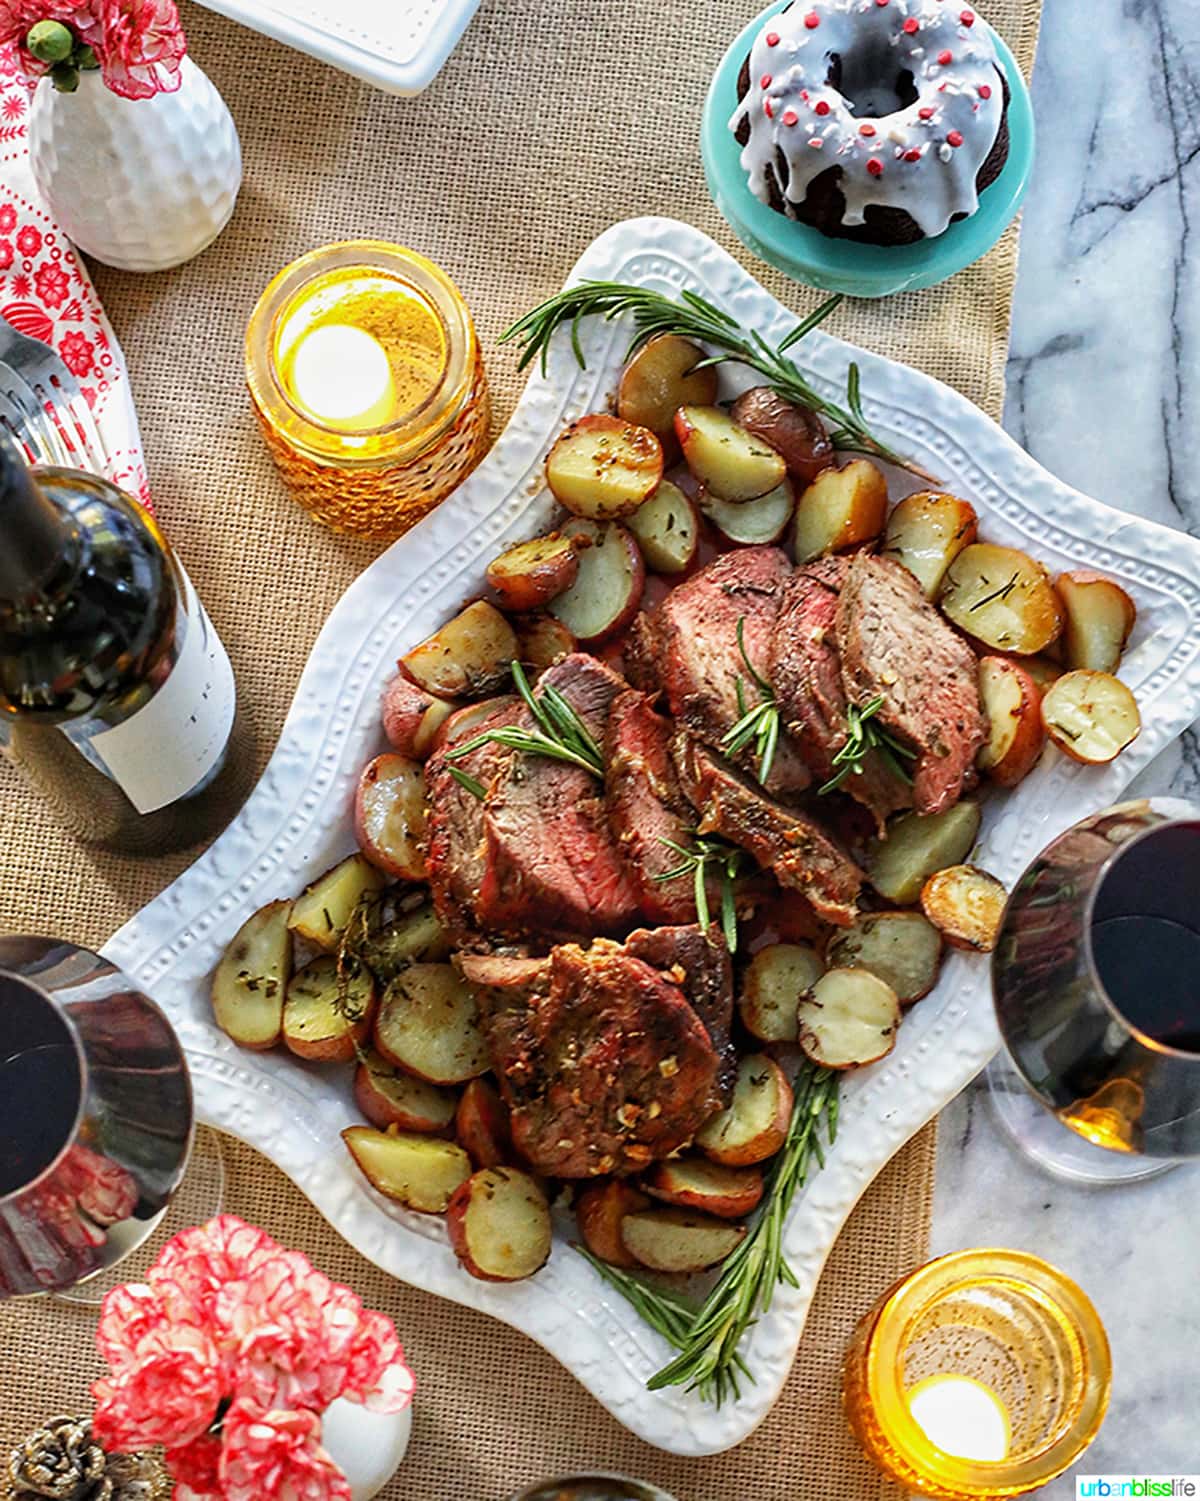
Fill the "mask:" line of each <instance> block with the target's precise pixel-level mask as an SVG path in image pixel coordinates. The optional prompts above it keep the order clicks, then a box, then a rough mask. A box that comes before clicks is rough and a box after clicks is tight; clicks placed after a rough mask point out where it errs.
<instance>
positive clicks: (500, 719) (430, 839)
mask: <svg viewBox="0 0 1200 1501" xmlns="http://www.w3.org/2000/svg"><path fill="white" fill-rule="evenodd" d="M515 717H516V715H515V711H514V706H513V700H512V699H511V698H507V697H506V698H502V699H498V700H497V701H496V708H495V709H494V710H493V711H492V713H491V714H489V715H486V716H485V717H484V718H482V719H481V720H480V721H479V722H478V723H477V724H476V725H475V727H474V730H473V732H472V736H474V735H478V734H482V733H485V732H486V731H488V730H494V729H499V728H500V727H501V726H502V725H506V724H512V723H513V721H514V719H515ZM464 743H465V742H464ZM513 754H514V752H512V751H510V750H506V749H505V748H504V747H503V746H501V745H494V744H490V745H483V746H480V747H479V749H478V750H473V751H471V752H470V754H468V755H466V756H463V757H461V758H460V759H459V760H456V761H448V760H447V759H446V754H445V751H444V750H441V751H436V752H435V753H434V754H433V755H432V756H430V758H429V760H428V761H427V762H426V763H425V792H426V801H427V807H428V818H427V823H426V836H425V865H426V870H427V874H428V878H429V888H430V891H431V892H432V894H433V902H434V906H435V908H436V909H437V914H438V918H439V920H440V921H441V923H442V925H443V926H444V927H446V928H448V929H449V930H450V932H451V933H454V934H458V935H465V934H467V933H470V932H471V931H472V930H473V929H474V927H475V926H476V918H475V898H476V895H477V894H478V891H479V886H480V883H481V882H482V880H483V874H484V868H485V843H484V829H483V816H484V804H483V803H482V802H481V801H480V800H479V798H477V797H476V796H475V795H474V793H472V792H469V791H468V790H467V789H466V788H465V787H464V786H462V784H461V783H460V782H458V781H457V780H456V779H455V777H454V775H453V773H452V772H451V770H450V768H451V767H452V766H455V767H458V768H460V769H461V770H462V771H463V772H465V773H466V774H467V775H468V776H470V777H473V778H474V779H475V780H476V781H477V782H478V783H479V785H480V786H481V787H483V788H484V789H485V791H486V790H487V789H488V788H490V787H491V786H492V784H493V783H494V782H495V781H496V779H497V778H498V777H499V776H500V774H501V771H502V770H503V768H504V767H505V766H507V764H508V762H509V761H510V760H511V759H512V756H513Z"/></svg>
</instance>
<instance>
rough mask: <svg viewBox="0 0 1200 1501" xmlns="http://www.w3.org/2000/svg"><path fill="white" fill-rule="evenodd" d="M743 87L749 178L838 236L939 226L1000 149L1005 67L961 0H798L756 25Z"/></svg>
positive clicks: (866, 237)
mask: <svg viewBox="0 0 1200 1501" xmlns="http://www.w3.org/2000/svg"><path fill="white" fill-rule="evenodd" d="M738 101H739V102H738V107H737V110H736V112H735V113H734V116H733V118H732V119H731V120H730V122H729V128H730V129H731V130H732V131H733V133H734V135H735V136H736V137H737V140H738V142H739V144H740V145H741V147H742V155H741V164H742V167H743V169H744V170H745V171H746V172H747V173H748V175H749V185H750V190H751V192H753V193H754V194H755V196H756V197H758V198H761V199H762V201H763V202H764V203H766V204H768V205H769V206H770V207H771V208H773V209H774V210H775V211H776V212H777V213H781V214H786V215H787V216H788V217H789V218H792V219H797V220H799V221H800V222H801V223H804V224H809V225H811V226H812V227H813V228H814V229H818V230H820V231H821V233H822V234H826V235H831V236H834V237H836V238H839V239H847V240H859V241H862V242H865V243H867V244H872V245H904V244H911V243H912V242H913V241H915V240H921V239H924V238H925V237H926V236H932V235H939V234H941V233H942V231H943V230H944V229H946V228H947V226H948V225H950V224H952V223H954V222H955V221H956V220H958V219H964V218H966V217H967V216H968V215H970V214H973V213H974V212H975V210H976V209H977V208H978V207H979V194H980V193H981V192H983V190H984V189H985V188H986V187H988V186H989V185H990V184H991V183H993V182H994V181H995V180H996V178H997V177H998V176H999V175H1000V171H1001V169H1002V168H1003V166H1004V163H1005V161H1006V160H1007V158H1008V101H1009V88H1008V81H1007V79H1006V78H1005V76H1004V73H1003V70H1002V69H1001V67H1000V65H999V62H998V61H997V58H996V50H995V48H994V46H993V45H992V39H991V37H990V35H989V34H988V31H987V28H986V27H985V26H983V25H982V24H981V23H979V22H978V21H977V19H976V15H975V12H974V11H973V10H971V9H969V8H967V7H965V6H963V5H962V3H961V0H794V3H793V4H791V5H789V6H788V7H787V8H786V9H785V10H783V11H782V12H780V13H779V14H778V15H774V16H771V17H770V18H769V20H767V21H766V22H764V24H763V26H762V29H761V30H760V31H759V33H758V35H757V37H756V38H755V40H754V44H753V46H752V47H751V49H750V54H749V56H748V57H747V58H746V61H745V63H744V64H743V66H742V71H741V76H740V77H739V79H738Z"/></svg>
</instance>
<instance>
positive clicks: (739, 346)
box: [500, 281, 937, 484]
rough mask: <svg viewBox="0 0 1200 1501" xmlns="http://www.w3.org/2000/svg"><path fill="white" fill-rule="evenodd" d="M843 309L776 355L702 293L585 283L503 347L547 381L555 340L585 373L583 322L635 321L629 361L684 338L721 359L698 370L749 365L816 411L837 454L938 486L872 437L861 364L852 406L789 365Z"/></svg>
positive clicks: (790, 339)
mask: <svg viewBox="0 0 1200 1501" xmlns="http://www.w3.org/2000/svg"><path fill="white" fill-rule="evenodd" d="M841 301H842V297H841V294H840V293H838V294H835V295H834V296H832V297H828V298H826V300H825V301H824V302H822V303H821V304H820V305H819V306H817V307H815V308H814V309H813V310H812V312H811V313H809V314H808V315H807V316H806V317H804V318H802V319H801V320H800V321H799V322H798V323H797V324H796V326H795V327H794V328H793V329H792V330H791V332H790V333H788V334H787V335H786V336H785V337H784V338H783V339H781V340H780V341H779V343H778V344H776V345H775V346H774V348H772V346H771V345H770V344H768V343H767V341H766V340H765V339H764V338H763V336H762V335H761V334H760V333H759V332H758V331H757V330H756V329H750V330H749V331H747V330H746V329H745V327H744V326H743V325H742V324H741V323H739V322H738V321H737V320H736V319H735V318H733V317H731V316H730V315H729V314H728V313H726V312H724V311H723V310H722V309H721V308H718V307H716V306H714V305H713V304H712V303H711V302H708V301H707V300H706V299H705V298H703V297H700V296H698V295H697V294H696V293H695V292H690V291H687V292H681V293H680V294H679V300H678V301H675V300H674V299H673V298H670V297H665V296H663V294H662V293H661V292H653V291H651V290H650V289H649V288H648V287H635V286H630V285H628V284H626V283H624V282H617V281H585V282H581V283H580V284H579V285H578V286H576V287H568V288H567V289H566V290H565V291H563V292H558V293H557V294H556V295H555V296H553V297H551V298H548V299H547V300H546V301H545V302H543V303H540V304H539V305H538V306H537V307H535V308H533V309H531V310H530V311H529V312H528V313H526V314H525V315H524V317H522V318H518V319H517V321H516V322H515V323H514V324H512V326H511V327H510V328H507V329H506V330H505V331H504V333H502V334H501V335H500V343H501V344H507V343H516V344H517V345H518V346H519V347H520V351H521V355H520V359H519V360H518V364H517V368H518V369H521V370H523V369H524V368H525V367H526V365H528V364H530V363H531V362H532V361H533V360H535V359H540V361H541V366H542V370H543V373H544V372H545V369H546V359H547V355H548V352H549V349H550V342H551V340H552V339H553V337H554V335H555V334H556V333H557V332H558V330H559V329H560V328H563V327H569V329H570V338H571V348H572V349H573V350H574V352H575V358H576V360H577V361H578V362H579V366H580V368H581V369H584V368H586V365H587V362H586V360H585V358H584V353H583V344H582V342H581V340H580V324H581V323H582V321H583V319H584V318H590V317H601V318H604V319H605V320H606V321H608V320H611V319H613V318H619V317H621V316H622V315H623V314H625V313H629V314H631V315H632V317H633V326H634V337H633V341H632V343H631V344H630V346H629V352H628V354H627V355H626V358H627V359H628V358H629V355H632V354H633V353H634V352H635V351H636V350H638V349H640V348H641V346H642V345H643V344H645V343H646V342H647V341H648V340H650V339H653V338H654V337H655V336H656V335H658V334H678V335H680V336H681V337H683V338H685V339H695V340H698V341H699V342H700V343H702V344H705V345H707V346H708V347H709V348H710V349H711V350H713V351H715V352H714V353H711V354H709V355H708V356H707V357H706V358H705V359H703V360H701V361H700V362H699V364H698V365H697V366H696V367H695V368H696V369H703V368H705V367H706V366H711V365H724V364H730V363H733V364H739V365H748V366H749V367H750V369H752V370H756V371H757V372H758V374H759V375H761V376H762V377H763V379H764V380H765V381H766V382H767V384H768V385H770V386H772V387H773V388H774V389H775V390H776V391H778V392H779V394H780V396H782V397H784V398H785V399H786V400H788V401H796V402H800V403H802V404H803V405H804V406H807V407H811V408H812V409H813V411H816V412H819V413H820V414H821V416H822V417H824V418H826V419H827V421H828V422H829V423H830V424H831V428H830V438H831V439H832V441H833V443H834V446H835V447H837V448H844V449H852V450H854V451H855V452H858V453H869V454H873V455H874V456H875V457H876V458H880V459H883V460H884V461H885V462H887V463H889V464H897V465H899V466H900V467H901V468H903V469H907V470H909V471H910V472H911V473H913V474H916V475H919V476H920V478H922V479H924V480H926V481H928V482H929V483H931V484H936V483H937V480H936V478H935V476H933V475H931V474H929V473H928V472H927V471H926V470H925V469H922V468H921V466H920V465H919V464H917V463H915V462H914V461H913V460H911V459H906V458H904V457H903V456H902V455H901V454H898V453H897V452H896V451H895V450H894V449H892V448H890V447H889V446H888V445H887V444H886V443H884V442H883V441H882V439H880V438H877V437H876V436H875V434H874V433H873V432H872V431H871V429H870V427H869V426H868V424H867V419H866V416H865V415H864V413H863V409H862V398H861V394H860V375H859V369H858V365H857V364H851V366H850V368H849V370H848V372H847V376H846V405H845V406H842V405H840V404H839V403H838V402H835V401H831V400H830V399H829V398H828V397H825V396H822V395H821V393H820V391H818V390H817V389H816V387H815V386H813V385H812V384H811V382H809V381H808V380H807V379H806V378H805V377H804V376H803V375H802V374H801V372H800V369H799V367H798V366H797V365H796V364H795V362H794V361H792V360H790V359H788V357H787V352H788V350H789V349H791V348H792V347H793V345H795V344H798V343H799V342H800V340H801V339H803V338H804V337H805V335H806V334H808V333H811V331H812V330H813V329H814V328H816V327H817V325H818V324H819V323H823V322H824V321H825V319H826V318H827V317H828V316H829V314H830V313H832V312H833V310H834V308H836V307H837V305H838V304H839V303H840V302H841Z"/></svg>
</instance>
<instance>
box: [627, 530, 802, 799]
mask: <svg viewBox="0 0 1200 1501" xmlns="http://www.w3.org/2000/svg"><path fill="white" fill-rule="evenodd" d="M791 572H792V566H791V564H790V563H789V562H788V559H787V554H786V553H784V552H783V551H781V549H779V548H778V547H741V548H737V549H735V550H734V551H733V552H727V553H723V554H722V555H721V556H720V557H719V558H714V560H713V561H712V562H711V563H709V564H707V565H706V566H705V567H704V568H702V569H700V571H699V572H698V573H695V574H693V575H692V577H691V578H689V579H686V580H685V581H684V582H683V583H681V584H677V585H676V587H675V588H674V589H672V590H671V592H670V594H668V595H667V597H666V599H664V600H663V602H662V604H660V605H659V607H658V608H657V609H656V610H655V611H654V612H653V613H652V614H650V615H649V616H646V617H643V618H642V619H641V620H640V621H639V622H637V623H636V624H635V628H634V634H633V642H632V652H631V653H630V652H627V665H631V671H632V673H633V676H634V678H635V680H636V681H637V682H638V684H639V686H646V685H648V684H649V683H650V682H654V683H656V684H657V685H658V687H659V688H661V690H662V692H663V693H665V694H666V697H667V702H668V704H669V705H670V708H671V713H672V714H673V715H674V716H675V718H676V719H677V720H678V721H679V723H680V724H681V725H684V726H686V728H687V729H689V730H690V731H691V732H692V734H693V735H694V736H695V737H696V738H697V739H698V740H702V741H703V742H704V743H705V744H706V745H711V746H713V747H714V749H720V745H721V741H722V739H723V738H724V736H725V735H726V734H728V732H729V731H730V730H731V729H732V728H733V726H734V725H735V724H736V723H737V722H738V720H739V719H740V718H741V717H742V714H743V705H744V706H745V707H746V708H752V707H753V706H754V705H755V704H756V703H758V702H759V701H760V699H761V697H762V694H761V692H760V690H759V688H758V687H757V685H756V684H755V682H754V681H753V677H752V675H751V673H750V672H749V671H748V669H747V667H746V663H745V662H744V661H743V660H742V653H741V650H740V648H739V646H738V622H739V621H740V622H741V623H742V634H743V640H744V642H745V647H746V656H747V658H748V659H749V661H750V665H751V666H752V667H753V669H754V671H755V672H756V673H757V674H758V675H759V676H760V677H761V678H763V679H764V680H766V681H769V678H768V673H769V670H770V662H771V635H772V632H773V631H774V629H775V620H776V616H777V615H778V613H779V606H780V603H781V601H782V599H783V593H784V589H785V587H786V585H787V581H788V579H789V578H790V576H791ZM739 684H740V685H741V697H740V698H739V696H738V687H739ZM737 759H738V764H739V765H741V766H743V767H745V769H746V770H748V771H750V772H751V773H753V771H754V751H753V746H747V747H746V748H745V749H744V750H742V751H741V752H740V753H739V755H738V758H737ZM810 781H811V777H810V775H809V771H808V767H807V766H806V765H805V763H804V759H803V757H802V756H801V754H800V751H799V748H798V747H797V746H796V744H795V743H794V742H793V740H792V738H791V736H790V735H788V734H786V733H784V734H781V735H780V738H779V744H778V747H777V749H776V752H775V758H774V764H773V765H772V767H771V771H770V774H769V776H768V781H767V785H768V789H769V790H770V791H771V792H773V793H776V794H779V795H781V796H790V795H792V794H794V793H797V792H802V791H803V790H804V789H805V788H806V787H807V786H808V784H809V782H810Z"/></svg>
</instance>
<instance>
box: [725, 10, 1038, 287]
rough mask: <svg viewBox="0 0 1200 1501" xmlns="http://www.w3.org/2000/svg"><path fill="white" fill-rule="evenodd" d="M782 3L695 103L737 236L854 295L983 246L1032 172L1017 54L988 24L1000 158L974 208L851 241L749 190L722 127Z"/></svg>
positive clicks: (942, 276) (817, 282)
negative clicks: (1000, 113)
mask: <svg viewBox="0 0 1200 1501" xmlns="http://www.w3.org/2000/svg"><path fill="white" fill-rule="evenodd" d="M783 9H784V3H782V0H781V3H780V4H777V5H772V6H771V7H770V8H769V9H767V10H765V11H763V13H762V14H761V15H760V16H758V17H757V18H756V19H755V20H753V21H751V23H750V25H749V26H747V27H746V28H745V30H744V31H742V32H741V34H740V35H739V36H738V37H737V39H736V40H735V41H734V43H733V45H732V46H731V47H730V48H729V50H728V52H726V54H725V56H724V57H723V58H722V59H721V63H720V66H719V67H718V68H717V71H716V74H715V75H714V77H713V81H712V87H711V88H710V89H709V91H708V98H707V99H706V100H705V104H704V117H703V121H702V123H701V127H700V153H701V156H702V157H703V159H704V174H705V176H706V177H707V179H708V190H709V192H710V193H711V194H712V196H713V201H714V202H715V203H716V205H717V208H718V209H719V210H720V212H721V215H722V217H723V218H724V219H725V220H726V222H727V223H728V225H729V227H730V229H732V230H733V232H734V234H735V235H737V237H738V239H739V240H741V242H742V244H743V245H745V246H746V247H747V248H748V249H750V250H752V251H753V252H754V253H755V255H759V256H761V257H762V258H763V260H764V261H769V262H770V263H771V265H772V266H776V267H778V268H779V270H780V271H784V272H786V273H787V275H788V276H793V277H795V278H796V280H797V281H802V282H807V283H808V285H809V286H813V287H823V288H824V289H826V290H827V291H830V292H848V293H849V294H850V295H851V296H853V297H886V296H888V295H889V294H890V293H892V292H906V291H912V290H914V289H915V288H917V287H932V286H935V285H936V284H937V283H938V282H939V281H945V280H946V278H947V277H949V276H953V275H954V273H955V272H956V271H961V270H962V268H963V267H964V266H969V265H970V264H971V262H972V261H977V260H978V259H979V258H980V256H981V255H985V254H986V253H987V252H988V251H989V250H990V249H991V248H992V246H993V245H994V244H995V243H996V241H997V240H998V239H999V238H1000V236H1001V235H1002V234H1003V233H1004V231H1005V229H1006V228H1007V227H1008V225H1009V224H1010V223H1011V222H1012V220H1013V219H1014V218H1015V217H1016V213H1017V210H1018V209H1019V208H1020V206H1021V200H1022V198H1024V196H1025V189H1026V188H1027V187H1028V185H1029V177H1030V174H1031V172H1032V171H1033V133H1034V132H1033V106H1032V104H1031V103H1030V99H1029V90H1028V89H1027V88H1026V87H1025V80H1024V79H1023V78H1022V77H1021V70H1020V68H1018V67H1017V62H1016V59H1015V58H1014V57H1013V55H1012V53H1011V52H1010V51H1009V50H1008V48H1007V47H1006V46H1005V44H1004V42H1003V40H1002V39H1001V38H1000V37H999V36H997V35H996V33H995V32H994V31H993V32H991V36H992V40H993V42H994V43H995V45H996V55H997V57H998V58H999V61H1000V66H1001V67H1002V68H1003V69H1004V72H1005V75H1006V77H1007V78H1008V86H1009V89H1010V91H1011V97H1010V99H1009V105H1008V133H1009V148H1008V160H1007V161H1006V162H1005V164H1004V169H1003V170H1002V171H1001V173H1000V176H999V177H997V178H996V180H995V182H993V183H992V184H991V185H990V186H989V187H987V188H985V189H984V191H983V192H982V193H981V194H980V195H979V208H978V210H977V211H976V212H975V213H974V214H972V215H971V216H970V218H968V219H961V220H959V222H958V223H957V224H951V225H950V227H949V228H948V229H947V230H945V231H944V233H942V234H940V235H935V236H933V237H932V238H927V239H924V240H918V241H917V242H916V244H914V245H860V244H858V243H856V242H855V241H854V240H835V239H832V238H831V237H830V236H829V235H823V234H821V232H820V231H819V230H816V229H812V228H811V227H810V226H809V225H807V224H798V223H796V221H795V220H794V219H789V218H787V217H786V216H785V215H784V214H777V213H776V212H775V210H774V209H772V208H768V207H767V205H766V204H765V203H763V202H762V201H761V199H758V198H756V197H755V196H754V194H753V193H752V192H751V191H750V187H749V184H748V183H747V180H746V174H745V172H744V171H743V170H742V165H741V162H740V160H739V158H740V156H741V147H740V146H739V145H738V143H737V141H736V140H735V139H734V136H733V132H732V131H731V130H730V129H729V121H730V119H731V118H732V116H733V113H734V111H735V110H736V109H737V104H738V96H737V78H738V73H739V71H740V70H741V66H742V62H743V60H744V59H745V57H746V54H747V53H748V52H749V50H750V45H751V43H752V42H753V40H754V38H755V36H757V34H758V31H759V28H760V27H761V26H762V24H763V22H764V21H765V20H766V18H767V17H768V16H772V15H776V14H778V12H779V11H781V10H783Z"/></svg>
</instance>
